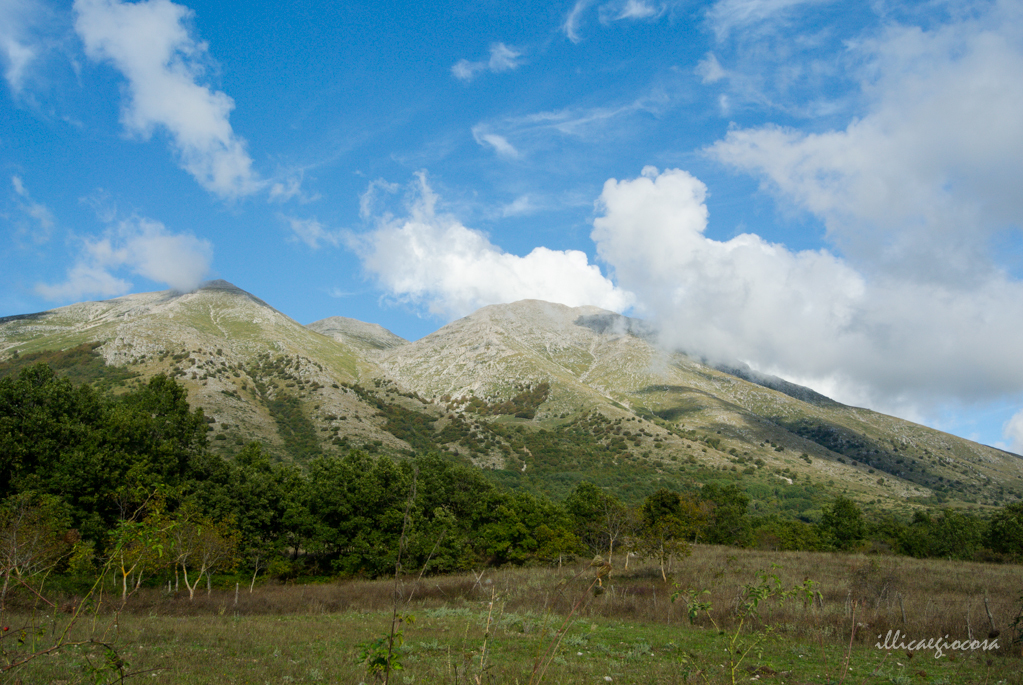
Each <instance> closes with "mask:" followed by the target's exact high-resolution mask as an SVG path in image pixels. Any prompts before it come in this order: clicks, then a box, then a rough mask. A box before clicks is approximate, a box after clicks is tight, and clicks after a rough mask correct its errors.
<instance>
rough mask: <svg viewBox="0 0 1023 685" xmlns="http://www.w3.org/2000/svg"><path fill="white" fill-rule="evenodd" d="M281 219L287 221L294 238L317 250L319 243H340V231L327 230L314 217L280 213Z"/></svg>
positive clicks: (334, 244)
mask: <svg viewBox="0 0 1023 685" xmlns="http://www.w3.org/2000/svg"><path fill="white" fill-rule="evenodd" d="M281 219H283V220H284V221H286V222H287V223H288V226H289V227H290V228H291V232H292V234H293V235H292V237H293V239H294V240H299V241H301V242H303V243H305V244H306V245H308V246H309V247H311V248H312V249H314V250H318V249H319V248H320V244H321V243H323V244H327V245H332V246H334V247H338V246H339V245H341V243H342V234H341V232H339V231H331V230H329V229H328V228H326V227H325V226H324V225H323V224H321V223H320V222H319V221H317V220H316V219H299V218H296V217H292V216H284V215H281Z"/></svg>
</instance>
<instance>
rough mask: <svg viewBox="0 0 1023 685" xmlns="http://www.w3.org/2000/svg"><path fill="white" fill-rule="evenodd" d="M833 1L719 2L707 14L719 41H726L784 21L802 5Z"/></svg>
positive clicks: (736, 0) (763, 0) (743, 0)
mask: <svg viewBox="0 0 1023 685" xmlns="http://www.w3.org/2000/svg"><path fill="white" fill-rule="evenodd" d="M831 1H832V0H719V1H718V2H717V4H715V5H714V6H713V7H712V8H711V9H710V10H709V11H708V12H707V18H708V19H709V20H710V23H711V27H712V28H713V29H714V32H715V33H716V34H717V38H718V40H724V39H725V38H726V37H727V36H728V35H729V34H730V33H732V32H733V31H749V30H751V29H754V28H756V27H757V26H759V25H763V24H765V23H769V22H777V21H783V20H784V18H785V16H786V15H787V14H788V13H790V12H791V11H792V10H794V9H797V8H799V7H800V6H801V5H807V4H820V3H822V2H831Z"/></svg>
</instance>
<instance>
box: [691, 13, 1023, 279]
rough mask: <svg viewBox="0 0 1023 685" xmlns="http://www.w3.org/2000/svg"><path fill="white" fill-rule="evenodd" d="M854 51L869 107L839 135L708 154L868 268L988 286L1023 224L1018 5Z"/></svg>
mask: <svg viewBox="0 0 1023 685" xmlns="http://www.w3.org/2000/svg"><path fill="white" fill-rule="evenodd" d="M862 49H863V50H864V51H866V52H867V53H868V54H869V56H870V58H871V73H872V74H873V77H872V78H871V79H870V80H869V81H867V82H865V83H864V86H863V90H864V96H865V97H866V98H867V107H868V111H867V113H866V114H865V115H864V116H863V117H861V118H859V119H857V120H854V121H853V122H852V123H851V124H849V125H848V127H847V128H846V129H845V130H841V131H830V132H824V133H819V134H804V133H801V132H798V131H795V130H791V129H784V128H780V127H773V126H766V127H762V128H757V129H741V130H733V131H731V132H730V133H729V134H728V136H727V137H726V138H725V139H724V140H723V141H720V142H718V143H717V144H715V145H714V146H712V147H711V148H710V153H711V154H712V155H713V156H715V157H716V158H718V159H719V160H721V161H723V162H725V163H727V164H730V165H733V166H735V167H737V168H740V169H743V170H746V171H750V172H752V173H754V174H757V175H759V176H760V177H761V178H762V179H763V180H764V183H765V185H766V186H767V187H769V188H771V189H772V190H773V191H774V192H775V193H777V194H778V195H779V196H780V197H782V198H783V199H785V200H789V201H792V202H794V203H795V204H797V205H798V206H800V207H802V208H804V209H806V210H808V211H810V212H812V213H813V214H815V215H817V216H819V217H820V218H821V219H823V220H824V222H825V224H826V226H827V229H828V232H829V236H830V238H831V239H832V240H834V241H835V243H836V244H837V245H838V246H839V247H840V248H841V249H842V250H843V251H844V252H845V253H846V254H847V255H848V256H849V257H850V258H852V259H854V260H856V261H857V262H859V263H862V264H869V265H870V266H869V268H871V269H877V268H880V269H881V270H882V271H883V272H885V273H892V274H894V273H896V272H897V273H898V276H899V277H900V278H913V279H916V280H921V281H932V280H937V281H940V282H942V283H945V284H949V283H951V282H958V283H961V284H963V285H964V287H965V285H966V284H969V283H972V282H974V281H977V280H978V279H979V280H981V281H984V280H986V279H987V278H988V277H989V275H990V274H991V271H992V269H993V268H994V267H993V266H992V264H991V255H990V251H989V249H988V244H987V240H988V239H989V238H990V237H991V236H992V235H993V234H995V233H997V232H998V231H1003V230H1010V231H1019V230H1020V228H1021V227H1023V194H1021V193H1019V192H1018V191H1019V188H1018V179H1019V178H1021V177H1023V127H1021V126H1020V125H1019V122H1020V121H1023V21H1021V10H1020V8H1019V6H1018V5H1009V4H1004V5H1000V6H998V7H997V8H996V9H995V11H993V12H992V13H991V14H990V15H987V16H985V17H982V18H980V19H976V20H971V21H968V22H962V23H958V24H951V25H947V26H943V27H940V28H938V29H935V30H934V31H930V32H925V31H922V30H920V29H918V28H904V27H894V28H892V29H890V30H889V31H888V32H887V33H886V34H885V36H884V37H883V39H881V40H878V41H875V42H873V43H870V44H865V45H864V46H863V47H862ZM937 265H940V267H939V268H936V266H937Z"/></svg>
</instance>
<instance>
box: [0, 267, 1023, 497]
mask: <svg viewBox="0 0 1023 685" xmlns="http://www.w3.org/2000/svg"><path fill="white" fill-rule="evenodd" d="M60 350H63V351H64V352H62V353H59V354H58V352H57V351H60ZM69 350H72V351H77V355H71V354H69V352H68V351H69ZM97 355H98V357H97ZM72 358H73V359H76V360H79V361H76V362H74V363H75V364H77V363H80V361H81V360H82V359H87V358H91V359H94V360H97V359H102V361H103V363H104V364H105V365H104V364H98V363H97V367H98V368H100V369H101V371H100V372H97V373H98V374H99V375H98V377H103V376H104V373H106V378H107V380H108V382H109V383H110V384H112V386H113V387H115V388H116V387H117V386H118V385H120V386H129V385H130V384H132V383H137V382H139V381H140V380H142V379H145V378H147V377H150V376H152V375H155V374H157V373H168V374H170V375H173V376H175V377H176V378H177V379H178V380H179V381H180V382H181V383H183V384H184V385H185V386H186V387H187V388H188V390H189V397H190V400H191V401H192V402H193V403H194V404H197V405H199V406H201V407H203V409H204V411H205V413H206V416H207V417H208V419H207V420H208V421H210V429H211V444H212V445H213V446H214V448H215V449H217V450H218V451H220V452H222V453H223V454H225V455H230V454H231V453H233V452H234V451H236V450H237V449H239V447H240V446H241V445H242V444H244V443H245V442H247V441H248V440H252V439H256V440H260V441H262V442H263V443H264V444H266V445H268V446H269V447H270V448H271V449H272V450H273V451H274V452H276V453H277V454H278V455H280V456H281V458H284V459H294V460H304V459H308V458H311V457H313V456H315V455H317V454H324V453H330V452H332V451H334V452H337V451H340V450H346V449H348V448H350V447H361V448H364V449H367V450H368V451H370V452H377V453H379V452H387V453H394V454H400V453H403V452H405V453H407V452H409V451H411V450H423V449H439V450H444V451H447V452H449V453H452V454H456V455H460V457H462V458H467V459H470V460H471V461H473V462H474V463H476V464H478V465H480V466H483V467H487V468H491V469H494V474H495V477H500V478H504V479H505V480H508V481H509V482H511V481H514V482H515V483H517V484H519V485H521V486H522V487H532V488H538V489H548V490H552V491H561V490H564V489H565V488H567V487H570V486H571V484H572V483H573V482H576V481H578V480H579V479H582V478H587V479H590V480H594V481H601V482H602V483H603V484H605V485H607V486H608V487H615V488H618V489H619V490H620V491H622V492H623V493H624V494H626V495H627V496H628V495H630V494H631V495H633V496H639V495H641V494H642V493H643V492H646V491H649V490H650V489H652V488H654V487H656V486H657V485H658V484H662V485H663V484H667V485H671V486H676V487H683V486H685V484H687V483H689V484H693V483H700V482H707V481H708V480H712V479H724V480H731V479H735V480H738V481H740V482H742V483H744V487H746V488H747V490H749V491H751V492H753V493H754V494H757V495H758V496H760V497H762V498H763V499H764V501H765V502H766V503H765V505H764V506H765V507H766V509H765V511H768V510H785V509H790V510H792V511H793V512H794V513H797V514H800V515H803V514H807V515H810V514H812V511H813V510H814V509H815V508H816V507H818V506H819V499H820V498H821V497H823V496H825V495H827V496H831V495H833V494H836V493H840V492H844V493H847V494H849V495H851V496H854V497H856V498H858V499H860V500H861V501H864V502H867V503H873V504H874V505H876V506H879V507H886V508H895V507H900V506H901V507H905V506H907V505H908V504H910V503H914V502H917V503H930V504H935V503H940V502H946V501H948V502H953V503H959V504H973V505H982V504H1001V503H1005V502H1007V501H1013V500H1015V499H1018V498H1020V497H1021V496H1023V459H1021V458H1020V457H1019V456H1017V455H1012V454H1009V453H1006V452H1003V451H1000V450H997V449H994V448H991V447H986V446H983V445H978V444H976V443H972V442H970V441H967V440H963V439H961V438H957V437H955V436H951V435H948V434H945V433H941V432H939V431H935V430H932V429H928V428H925V427H923V426H919V425H916V424H912V423H910V422H907V421H902V420H899V419H895V418H893V417H889V416H884V415H881V414H877V413H875V412H871V411H868V410H864V409H857V408H854V407H847V406H845V405H841V404H839V403H837V402H834V401H832V400H829V399H828V398H826V397H823V396H821V395H819V394H817V393H814V392H813V391H811V390H808V389H806V388H801V387H800V386H795V385H793V384H791V383H787V382H785V381H783V380H781V379H777V378H771V377H764V376H760V375H758V374H756V373H755V372H754V371H752V370H750V369H746V368H741V367H738V366H736V367H733V368H723V369H715V368H711V367H709V366H706V365H704V364H701V363H700V362H698V361H697V360H694V359H691V358H689V357H687V356H685V355H681V354H674V353H670V352H666V351H664V350H662V349H660V348H659V347H658V346H657V345H656V341H655V337H654V333H653V332H652V331H650V330H649V329H648V328H647V327H646V326H645V325H644V324H643V323H642V322H641V321H637V320H635V319H629V318H626V317H622V316H619V315H617V314H614V313H611V312H607V311H603V310H600V309H597V308H594V307H576V308H570V307H566V306H563V305H557V304H551V303H547V302H540V301H523V302H517V303H514V304H509V305H495V306H490V307H485V308H483V309H481V310H479V311H477V312H475V313H474V314H472V315H470V316H468V317H465V318H464V319H461V320H459V321H455V322H453V323H451V324H449V325H447V326H445V327H443V328H441V329H440V330H438V331H436V332H435V333H433V334H431V335H428V336H426V337H425V338H423V339H421V340H418V341H415V342H407V341H405V340H403V339H402V338H400V337H398V336H396V335H394V334H393V333H391V332H390V331H387V330H386V329H384V328H382V327H380V326H378V325H376V324H369V323H364V322H360V321H356V320H354V319H348V318H344V317H331V318H329V319H324V320H322V321H318V322H315V323H313V324H310V325H309V326H302V325H300V324H299V323H297V322H295V321H294V320H292V319H290V318H288V317H287V316H285V315H284V314H281V313H280V312H278V311H276V310H274V309H273V308H272V307H270V306H269V305H267V304H266V303H265V302H263V301H262V300H259V299H258V298H256V297H254V296H252V295H250V294H248V293H246V292H244V291H242V290H240V289H238V288H235V287H234V286H232V285H231V284H229V283H226V282H224V281H215V282H212V283H209V284H206V285H205V286H204V287H202V288H200V289H199V290H197V291H195V292H192V293H187V294H176V293H172V292H162V293H145V294H139V295H129V296H126V297H121V298H117V299H114V300H108V301H104V302H87V303H81V304H76V305H71V306H69V307H62V308H59V309H55V310H52V311H49V312H42V313H39V314H30V315H24V316H16V317H8V318H6V319H0V373H10V372H13V371H14V370H16V369H17V368H19V367H21V366H24V365H26V364H28V363H31V362H33V361H54V362H55V363H56V361H57V360H64V361H61V362H60V363H63V364H65V365H70V364H71V362H68V361H67V360H68V359H72ZM555 494H556V492H555Z"/></svg>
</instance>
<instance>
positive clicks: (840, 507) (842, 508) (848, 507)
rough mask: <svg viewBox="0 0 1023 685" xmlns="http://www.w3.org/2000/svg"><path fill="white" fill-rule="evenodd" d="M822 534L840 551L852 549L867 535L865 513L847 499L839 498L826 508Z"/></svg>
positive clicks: (821, 524)
mask: <svg viewBox="0 0 1023 685" xmlns="http://www.w3.org/2000/svg"><path fill="white" fill-rule="evenodd" d="M820 528H821V534H822V535H823V536H824V537H825V539H827V540H829V541H830V542H831V543H832V544H833V545H834V546H835V547H838V548H839V549H846V550H847V549H852V548H853V546H854V545H855V544H856V543H857V542H859V541H860V540H862V539H863V538H864V536H865V535H866V533H867V526H866V523H865V522H864V520H863V512H862V511H860V508H859V507H858V506H857V505H856V502H853V501H852V500H851V499H849V498H847V497H838V498H836V499H835V501H834V502H832V503H831V506H825V507H824V511H823V513H822V515H821V522H820Z"/></svg>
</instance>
